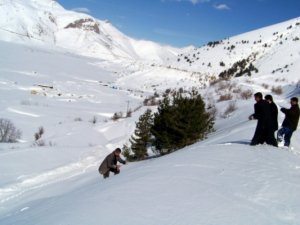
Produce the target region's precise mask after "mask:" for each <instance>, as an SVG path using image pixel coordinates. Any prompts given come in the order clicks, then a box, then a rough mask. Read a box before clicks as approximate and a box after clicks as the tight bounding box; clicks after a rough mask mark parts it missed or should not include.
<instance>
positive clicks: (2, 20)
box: [0, 0, 179, 62]
mask: <svg viewBox="0 0 300 225" xmlns="http://www.w3.org/2000/svg"><path fill="white" fill-rule="evenodd" d="M0 39H1V40H4V41H10V42H11V41H12V42H19V43H26V44H28V43H31V44H40V45H53V46H57V47H61V48H65V49H68V50H69V51H71V52H73V53H74V52H75V53H77V54H80V55H85V56H91V57H96V58H101V59H109V60H120V59H126V60H153V61H159V62H162V61H164V60H166V58H169V57H172V56H175V55H177V54H178V52H179V49H176V48H173V47H169V46H162V45H159V44H157V43H154V42H150V41H143V40H135V39H132V38H130V37H128V36H126V35H124V34H123V33H121V32H120V31H119V30H117V29H116V28H115V27H114V26H113V25H111V24H110V23H109V22H108V21H100V20H97V19H95V18H93V17H91V16H89V15H86V14H82V13H77V12H73V11H67V10H65V9H64V8H63V7H62V6H60V5H59V3H58V2H57V1H54V0H28V1H23V0H1V1H0Z"/></svg>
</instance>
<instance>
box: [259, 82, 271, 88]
mask: <svg viewBox="0 0 300 225" xmlns="http://www.w3.org/2000/svg"><path fill="white" fill-rule="evenodd" d="M261 86H262V87H263V88H265V89H269V87H270V86H269V85H268V84H265V83H263V84H262V85H261Z"/></svg>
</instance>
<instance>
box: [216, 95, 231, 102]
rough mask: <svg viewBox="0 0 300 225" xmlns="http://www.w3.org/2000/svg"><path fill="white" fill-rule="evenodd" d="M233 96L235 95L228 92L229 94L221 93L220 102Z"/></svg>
mask: <svg viewBox="0 0 300 225" xmlns="http://www.w3.org/2000/svg"><path fill="white" fill-rule="evenodd" d="M232 98H233V96H232V95H231V94H230V93H228V94H224V95H220V97H219V99H218V102H223V101H229V100H231V99H232Z"/></svg>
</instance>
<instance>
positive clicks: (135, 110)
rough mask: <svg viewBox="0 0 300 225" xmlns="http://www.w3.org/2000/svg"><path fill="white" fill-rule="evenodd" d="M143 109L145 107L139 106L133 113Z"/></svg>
mask: <svg viewBox="0 0 300 225" xmlns="http://www.w3.org/2000/svg"><path fill="white" fill-rule="evenodd" d="M142 107H143V106H142V105H139V106H138V107H136V108H135V109H134V110H133V112H137V111H139V110H140V109H141V108H142Z"/></svg>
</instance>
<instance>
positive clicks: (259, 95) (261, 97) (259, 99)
mask: <svg viewBox="0 0 300 225" xmlns="http://www.w3.org/2000/svg"><path fill="white" fill-rule="evenodd" d="M254 99H255V101H256V102H259V101H261V100H262V99H263V95H262V93H261V92H257V93H255V94H254Z"/></svg>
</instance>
